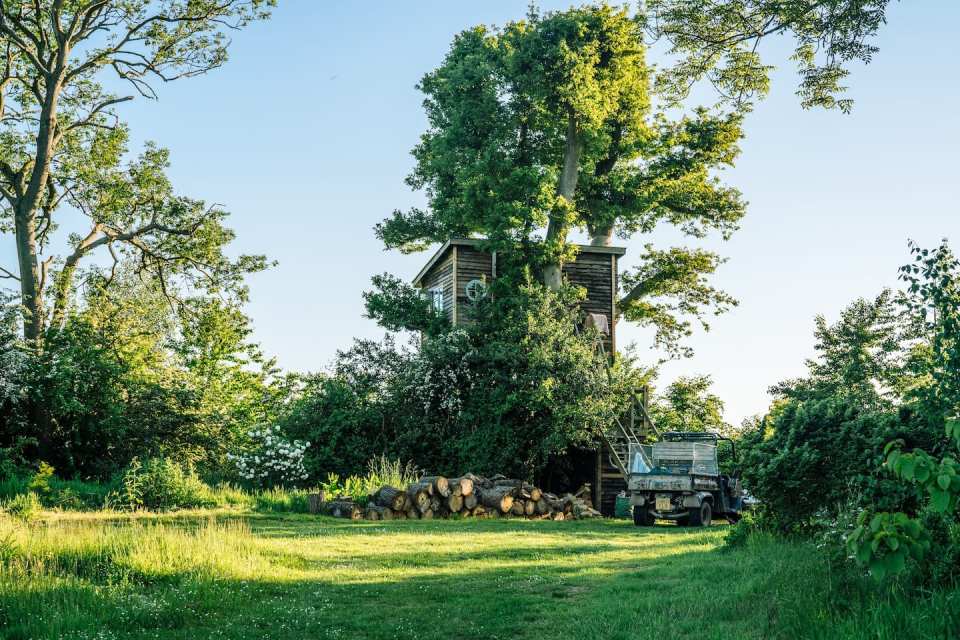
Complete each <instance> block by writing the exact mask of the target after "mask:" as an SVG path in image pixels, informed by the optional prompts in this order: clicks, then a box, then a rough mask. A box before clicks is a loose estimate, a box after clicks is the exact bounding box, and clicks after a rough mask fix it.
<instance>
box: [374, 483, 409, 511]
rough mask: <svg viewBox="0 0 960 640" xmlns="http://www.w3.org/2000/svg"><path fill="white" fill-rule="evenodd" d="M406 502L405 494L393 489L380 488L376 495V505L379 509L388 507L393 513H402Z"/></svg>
mask: <svg viewBox="0 0 960 640" xmlns="http://www.w3.org/2000/svg"><path fill="white" fill-rule="evenodd" d="M406 502H407V496H406V494H404V492H403V491H401V490H400V489H396V488H394V487H380V490H379V491H377V493H376V503H377V504H378V505H380V506H381V507H390V508H391V509H393V510H394V511H404V510H405V509H404V505H405V504H406Z"/></svg>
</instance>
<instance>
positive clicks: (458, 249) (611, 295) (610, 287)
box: [413, 238, 627, 353]
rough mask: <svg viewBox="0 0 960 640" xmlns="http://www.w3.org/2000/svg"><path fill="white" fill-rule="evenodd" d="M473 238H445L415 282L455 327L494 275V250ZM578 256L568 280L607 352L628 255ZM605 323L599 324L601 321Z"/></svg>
mask: <svg viewBox="0 0 960 640" xmlns="http://www.w3.org/2000/svg"><path fill="white" fill-rule="evenodd" d="M481 245H482V241H481V240H476V239H468V238H463V239H456V240H449V241H447V242H445V243H444V244H443V246H441V247H440V249H438V250H437V252H436V253H435V254H434V255H433V257H432V258H430V260H429V261H428V262H427V264H426V265H425V266H424V267H423V269H421V270H420V273H418V274H417V276H416V277H415V278H414V279H413V285H414V286H415V287H418V288H420V289H422V290H423V291H424V293H425V294H426V295H427V296H428V298H429V300H430V301H431V303H432V304H433V307H434V309H436V310H437V312H438V313H442V314H443V315H445V316H446V317H447V319H448V320H450V323H451V324H453V325H454V326H457V325H458V324H462V323H463V322H466V321H468V318H467V315H466V313H465V309H466V308H467V306H468V305H469V304H470V302H471V300H472V299H475V298H476V297H477V296H478V295H482V293H480V291H481V290H482V289H484V288H485V287H484V286H483V283H487V282H490V281H491V280H493V279H494V278H496V277H497V252H495V251H494V252H486V251H484V250H483V249H482V248H481ZM577 249H578V253H577V258H576V260H574V261H573V262H570V263H567V264H565V265H564V266H563V273H564V276H566V278H567V280H568V281H569V282H570V283H571V284H575V285H578V286H581V287H583V288H584V289H585V290H586V293H587V297H586V299H585V300H584V301H583V303H582V305H581V306H582V308H583V311H584V312H585V313H586V314H588V319H589V321H591V322H592V323H594V324H595V325H599V326H598V328H599V329H600V330H601V333H603V334H605V335H606V336H608V337H607V339H606V340H605V341H604V342H605V345H604V346H605V348H606V349H607V353H613V350H614V349H615V348H616V325H617V308H616V305H617V302H616V300H617V298H616V296H617V260H618V259H619V258H620V256H622V255H623V254H624V253H626V251H627V250H626V249H624V248H623V247H595V246H591V245H577ZM604 323H605V324H606V327H603V324H604Z"/></svg>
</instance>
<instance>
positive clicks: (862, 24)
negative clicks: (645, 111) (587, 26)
mask: <svg viewBox="0 0 960 640" xmlns="http://www.w3.org/2000/svg"><path fill="white" fill-rule="evenodd" d="M889 4H890V0H838V1H836V2H816V1H813V0H801V1H799V2H769V1H768V0H737V1H735V2H734V1H724V2H714V1H712V0H650V1H649V2H647V3H646V4H645V6H646V8H647V11H648V19H647V22H646V24H647V27H648V30H649V31H650V33H651V36H652V37H653V38H654V39H659V38H664V39H665V40H666V41H667V43H668V45H669V48H668V53H669V54H671V55H675V56H677V58H678V62H677V63H676V64H675V65H674V66H673V67H668V68H666V69H665V70H664V71H663V72H662V73H661V75H660V77H658V89H660V92H661V93H663V94H664V95H665V96H667V97H668V98H671V99H672V100H674V101H677V100H680V99H682V98H684V97H685V96H686V95H687V94H688V93H689V91H690V89H691V86H692V85H694V84H695V83H696V82H697V81H699V80H702V79H706V80H708V81H709V82H711V83H712V84H713V85H714V86H715V87H716V89H717V91H718V92H719V93H720V95H721V96H722V97H723V99H724V100H727V101H730V102H732V103H733V104H734V105H736V106H738V107H740V108H749V107H750V100H751V99H752V98H754V97H763V96H764V95H765V94H766V93H767V91H768V89H769V84H770V79H769V76H770V72H771V70H772V69H773V67H772V66H770V65H765V64H764V63H763V61H762V58H761V56H760V54H759V51H760V49H761V46H760V45H761V44H762V42H763V41H764V40H766V39H774V38H777V39H778V38H780V37H783V36H786V37H788V38H791V39H792V40H793V43H794V50H793V55H792V56H791V59H792V60H793V61H794V62H795V63H796V65H797V71H798V73H799V75H800V84H799V88H798V89H797V95H798V96H799V98H800V104H801V105H803V106H804V107H805V108H809V107H823V108H827V109H832V108H839V109H841V110H842V111H844V112H848V111H850V109H851V107H852V106H853V100H851V99H849V98H845V97H843V95H844V94H845V92H846V89H847V87H845V86H844V85H843V84H842V82H843V80H844V79H845V78H846V77H847V76H848V75H849V74H850V71H849V68H848V65H849V63H850V62H853V61H859V62H863V63H869V62H870V61H871V60H872V58H873V55H874V54H875V53H876V52H877V51H878V49H877V47H876V46H875V45H873V44H871V40H872V39H873V38H875V37H876V35H877V32H878V31H879V29H880V27H881V26H882V25H883V24H884V23H885V22H886V17H885V12H886V9H887V5H889Z"/></svg>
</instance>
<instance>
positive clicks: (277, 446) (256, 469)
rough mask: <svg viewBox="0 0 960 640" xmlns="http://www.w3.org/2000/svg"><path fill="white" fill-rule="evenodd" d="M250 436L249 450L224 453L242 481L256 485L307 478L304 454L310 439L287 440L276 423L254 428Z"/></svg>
mask: <svg viewBox="0 0 960 640" xmlns="http://www.w3.org/2000/svg"><path fill="white" fill-rule="evenodd" d="M249 436H250V440H251V446H250V448H249V450H247V451H245V452H244V453H241V454H240V455H232V454H228V456H227V457H228V458H229V459H230V460H231V461H232V462H233V463H234V464H235V465H236V467H237V473H239V474H240V477H241V478H243V479H244V480H245V481H247V482H249V483H250V484H252V485H254V486H258V487H273V486H277V485H281V486H291V485H296V484H299V483H301V482H303V481H304V480H306V479H307V476H308V474H307V469H306V467H305V466H304V465H303V454H304V452H306V450H307V447H309V446H310V443H309V442H306V441H303V440H290V439H288V438H287V437H286V436H285V435H284V434H283V432H281V430H280V427H277V426H273V427H262V428H260V429H254V430H252V431H251V432H250V433H249Z"/></svg>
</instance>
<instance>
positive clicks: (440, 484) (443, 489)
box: [420, 476, 450, 498]
mask: <svg viewBox="0 0 960 640" xmlns="http://www.w3.org/2000/svg"><path fill="white" fill-rule="evenodd" d="M420 482H428V483H430V484H431V485H433V491H434V493H438V494H440V496H441V497H443V498H446V497H447V496H449V495H450V481H449V480H447V479H446V478H444V477H443V476H424V477H423V478H420Z"/></svg>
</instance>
